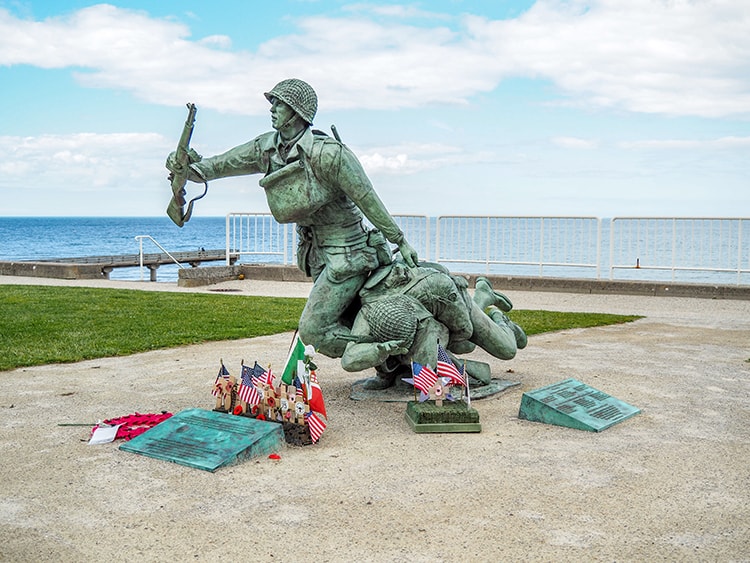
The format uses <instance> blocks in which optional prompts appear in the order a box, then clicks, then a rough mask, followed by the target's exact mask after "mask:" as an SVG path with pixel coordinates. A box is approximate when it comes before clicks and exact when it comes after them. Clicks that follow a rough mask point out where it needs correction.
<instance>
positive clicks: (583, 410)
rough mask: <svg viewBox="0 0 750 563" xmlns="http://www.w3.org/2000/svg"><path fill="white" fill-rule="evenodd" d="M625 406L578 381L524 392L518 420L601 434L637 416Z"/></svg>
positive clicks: (568, 380)
mask: <svg viewBox="0 0 750 563" xmlns="http://www.w3.org/2000/svg"><path fill="white" fill-rule="evenodd" d="M639 412H641V411H640V409H638V408H636V407H634V406H631V405H629V404H627V403H624V402H622V401H620V400H618V399H615V398H614V397H612V396H610V395H607V394H606V393H603V392H601V391H598V390H597V389H594V388H593V387H589V386H588V385H586V384H585V383H581V382H580V381H578V380H576V379H565V380H563V381H560V382H558V383H553V384H552V385H548V386H546V387H542V388H540V389H536V390H535V391H530V392H528V393H524V394H523V397H522V398H521V408H520V409H519V411H518V418H522V419H525V420H531V421H533V422H544V423H546V424H554V425H557V426H565V427H567V428H576V429H578V430H588V431H589V432H601V431H602V430H606V429H607V428H609V427H610V426H613V425H615V424H617V423H618V422H622V421H623V420H626V419H628V418H630V417H631V416H634V415H636V414H638V413H639Z"/></svg>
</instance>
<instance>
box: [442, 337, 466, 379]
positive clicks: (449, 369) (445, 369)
mask: <svg viewBox="0 0 750 563" xmlns="http://www.w3.org/2000/svg"><path fill="white" fill-rule="evenodd" d="M437 372H438V375H439V376H440V377H447V378H449V379H450V380H451V385H466V381H465V380H464V374H463V367H462V368H461V369H460V370H459V369H458V368H457V367H456V365H455V364H454V363H453V361H452V360H451V359H450V356H448V352H446V351H445V350H444V349H443V347H442V346H441V345H440V344H438V354H437Z"/></svg>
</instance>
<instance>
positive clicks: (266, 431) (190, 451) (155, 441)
mask: <svg viewBox="0 0 750 563" xmlns="http://www.w3.org/2000/svg"><path fill="white" fill-rule="evenodd" d="M283 445H284V431H283V429H282V427H281V425H280V424H276V423H274V422H266V421H263V420H256V419H254V418H247V417H243V416H234V415H230V414H224V413H219V412H214V411H207V410H204V409H189V410H185V411H182V412H181V413H178V414H176V415H174V416H173V417H171V418H168V419H167V420H165V421H164V422H162V423H161V424H158V425H156V426H154V427H153V428H151V429H150V430H148V431H146V432H144V433H143V434H141V435H140V436H136V437H135V438H133V439H132V440H130V441H129V442H125V443H124V444H123V445H121V446H120V449H121V450H123V451H126V452H132V453H136V454H141V455H145V456H149V457H154V458H156V459H162V460H165V461H171V462H174V463H179V464H180V465H187V466H188V467H194V468H195V469H202V470H204V471H216V470H217V469H218V468H219V467H223V466H225V465H229V464H231V463H234V462H237V461H240V460H243V459H247V458H251V457H257V456H263V455H267V454H269V453H272V452H275V451H279V450H281V448H282V447H283Z"/></svg>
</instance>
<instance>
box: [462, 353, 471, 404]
mask: <svg viewBox="0 0 750 563" xmlns="http://www.w3.org/2000/svg"><path fill="white" fill-rule="evenodd" d="M464 379H465V380H466V406H467V407H468V408H471V391H470V390H469V374H468V373H466V360H464Z"/></svg>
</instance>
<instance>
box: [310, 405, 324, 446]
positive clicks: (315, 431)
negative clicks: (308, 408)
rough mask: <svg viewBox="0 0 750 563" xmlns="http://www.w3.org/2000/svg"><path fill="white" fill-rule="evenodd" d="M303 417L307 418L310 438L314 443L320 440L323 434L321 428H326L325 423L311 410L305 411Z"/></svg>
mask: <svg viewBox="0 0 750 563" xmlns="http://www.w3.org/2000/svg"><path fill="white" fill-rule="evenodd" d="M305 418H306V419H307V426H308V428H309V429H310V438H312V441H313V444H314V443H315V442H317V441H318V440H320V437H321V436H322V435H323V430H325V429H326V423H325V422H323V421H322V420H321V419H320V418H318V416H317V415H315V414H313V413H312V412H308V413H306V414H305Z"/></svg>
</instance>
